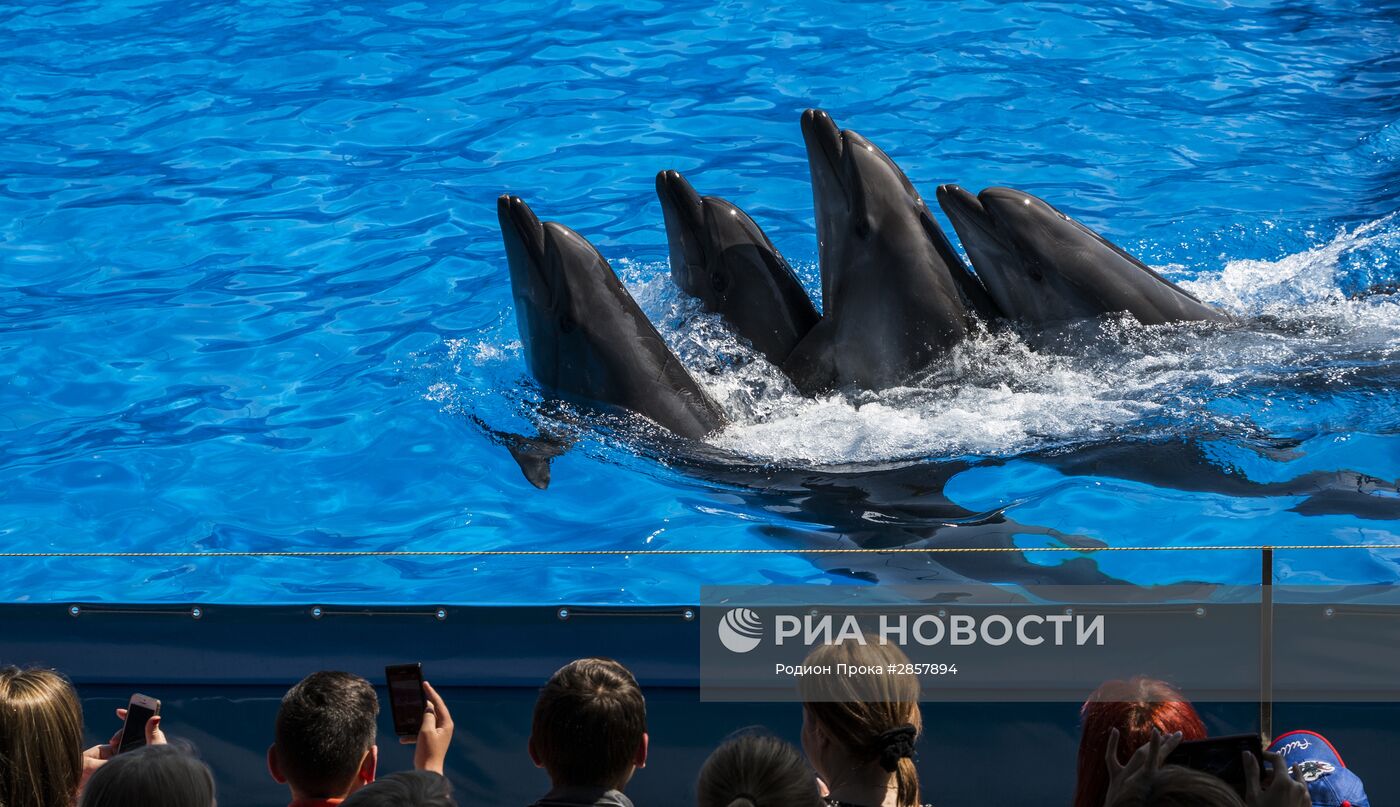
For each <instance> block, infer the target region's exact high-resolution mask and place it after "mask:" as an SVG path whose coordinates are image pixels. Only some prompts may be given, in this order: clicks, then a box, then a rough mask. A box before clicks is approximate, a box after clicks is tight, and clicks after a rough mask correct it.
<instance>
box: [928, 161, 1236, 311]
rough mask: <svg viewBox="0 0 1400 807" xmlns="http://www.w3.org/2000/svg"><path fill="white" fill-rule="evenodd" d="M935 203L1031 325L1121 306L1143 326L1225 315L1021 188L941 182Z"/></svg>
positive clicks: (1004, 302)
mask: <svg viewBox="0 0 1400 807" xmlns="http://www.w3.org/2000/svg"><path fill="white" fill-rule="evenodd" d="M938 203H939V204H940V205H941V206H942V207H943V211H944V212H945V213H947V214H948V219H949V220H950V221H952V223H953V229H954V230H956V231H957V233H958V238H959V239H960V240H961V241H962V243H963V246H964V247H966V249H967V254H968V257H969V258H971V259H972V266H973V268H974V269H976V270H977V276H978V277H980V278H981V279H982V281H983V283H984V284H985V285H986V288H987V292H988V293H989V294H990V295H991V297H992V299H993V300H994V301H995V302H996V304H997V306H998V307H999V308H1000V309H1001V310H1002V311H1003V312H1004V313H1005V314H1006V315H1007V316H1008V317H1010V318H1011V319H1015V320H1019V321H1021V322H1023V323H1025V324H1027V325H1030V326H1032V327H1043V326H1046V325H1053V324H1056V323H1063V322H1066V321H1069V320H1074V319H1088V318H1092V317H1098V316H1102V315H1104V314H1111V313H1123V312H1126V313H1128V314H1131V315H1132V316H1133V317H1135V318H1136V319H1137V320H1138V321H1139V322H1142V323H1143V324H1145V325H1161V324H1163V323H1167V322H1184V321H1207V322H1224V321H1228V320H1229V319H1230V317H1229V316H1228V315H1227V314H1225V313H1224V312H1222V311H1219V310H1217V309H1215V308H1212V307H1211V306H1209V305H1206V304H1205V303H1203V302H1201V301H1200V300H1198V299H1197V298H1196V297H1194V296H1192V295H1191V293H1190V292H1188V291H1186V290H1184V289H1182V288H1181V287H1180V286H1177V285H1176V284H1175V283H1172V282H1171V281H1170V280H1167V279H1166V278H1164V277H1162V276H1161V275H1159V274H1157V273H1156V272H1154V271H1153V270H1152V269H1151V268H1149V267H1148V266H1147V265H1146V264H1144V263H1143V262H1142V261H1139V260H1138V259H1137V258H1134V257H1133V256H1132V255H1129V254H1128V253H1127V252H1125V251H1124V250H1123V248H1122V247H1119V246H1118V245H1116V244H1114V243H1112V242H1110V241H1109V240H1108V239H1106V238H1104V237H1103V236H1101V235H1099V234H1098V233H1096V232H1094V231H1093V230H1091V229H1089V228H1088V227H1085V226H1084V225H1083V224H1080V223H1079V222H1077V221H1075V220H1074V219H1072V218H1070V217H1069V216H1067V215H1065V214H1064V213H1061V212H1060V211H1059V210H1056V209H1055V208H1054V207H1051V206H1050V205H1049V204H1047V203H1046V202H1044V201H1043V200H1041V199H1038V198H1036V197H1034V196H1031V195H1030V194H1028V193H1022V192H1021V191H1018V190H1013V189H1011V188H988V189H986V190H984V191H982V193H980V194H978V195H977V196H973V195H972V194H971V193H969V192H968V191H966V190H963V189H962V188H960V187H958V186H957V185H942V186H940V187H939V188H938Z"/></svg>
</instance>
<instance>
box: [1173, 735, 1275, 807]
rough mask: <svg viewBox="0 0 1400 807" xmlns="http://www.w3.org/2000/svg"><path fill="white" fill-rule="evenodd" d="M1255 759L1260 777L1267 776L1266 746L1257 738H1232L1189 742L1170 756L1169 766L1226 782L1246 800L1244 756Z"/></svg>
mask: <svg viewBox="0 0 1400 807" xmlns="http://www.w3.org/2000/svg"><path fill="white" fill-rule="evenodd" d="M1245 752H1248V753H1250V754H1253V755H1254V761H1255V762H1257V763H1258V764H1259V773H1260V775H1261V776H1262V775H1263V773H1264V746H1263V744H1262V743H1261V742H1260V741H1259V736H1258V735H1257V734H1232V735H1230V736H1228V737H1211V738H1209V739H1205V740H1189V741H1187V742H1183V743H1182V744H1181V745H1178V746H1177V747H1176V748H1175V749H1173V750H1172V752H1171V754H1169V755H1168V756H1167V762H1166V764H1168V765H1181V766H1183V767H1186V768H1192V769H1194V770H1198V771H1204V772H1205V773H1208V774H1210V775H1211V776H1217V777H1219V778H1221V779H1224V780H1225V781H1226V782H1227V783H1228V784H1229V785H1230V787H1233V788H1234V789H1235V792H1236V793H1239V794H1240V798H1244V796H1245V789H1244V754H1245Z"/></svg>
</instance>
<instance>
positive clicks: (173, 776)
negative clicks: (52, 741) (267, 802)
mask: <svg viewBox="0 0 1400 807" xmlns="http://www.w3.org/2000/svg"><path fill="white" fill-rule="evenodd" d="M213 804H214V776H213V774H211V773H209V766H208V765H205V764H204V763H203V762H200V761H199V760H198V759H197V758H195V756H194V755H193V749H192V748H190V747H189V746H187V745H147V746H143V747H141V748H137V749H135V750H133V751H128V752H126V753H125V754H120V755H118V756H116V757H113V758H112V759H111V760H110V761H108V762H107V764H105V765H103V766H102V767H100V768H98V769H97V771H96V772H95V773H93V775H92V778H91V779H89V780H88V783H87V786H86V787H84V788H83V798H82V801H80V802H79V803H78V805H79V807H213Z"/></svg>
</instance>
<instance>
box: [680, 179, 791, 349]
mask: <svg viewBox="0 0 1400 807" xmlns="http://www.w3.org/2000/svg"><path fill="white" fill-rule="evenodd" d="M656 195H657V196H658V197H660V199H661V210H662V213H663V214H664V215H665V217H666V240H667V241H668V242H669V244H670V248H671V276H672V278H674V279H675V281H676V285H677V286H680V288H681V290H682V291H684V292H685V293H687V294H689V295H691V296H692V297H697V298H699V299H700V301H701V303H702V304H703V306H704V308H705V310H706V311H711V312H717V313H719V314H720V315H721V316H722V317H723V318H724V320H725V322H727V323H729V326H730V327H731V328H733V329H734V331H735V333H737V334H738V335H739V336H741V337H743V338H744V339H747V340H748V341H749V342H751V343H752V344H753V346H754V348H755V349H757V350H758V352H759V353H761V354H763V356H764V358H766V359H767V360H768V361H769V362H770V363H772V364H774V365H777V366H779V367H781V366H782V364H783V362H784V361H786V360H787V357H788V355H789V354H791V353H792V349H793V348H794V347H796V346H797V343H798V342H799V341H801V339H802V337H804V336H806V335H807V332H808V331H810V330H812V326H814V325H816V324H817V319H818V314H817V309H816V307H815V306H813V305H812V301H811V300H810V299H808V297H807V292H805V291H803V289H802V283H801V282H800V281H799V280H798V279H797V275H796V274H794V273H793V271H792V267H790V266H788V263H787V261H785V260H783V256H782V255H781V254H780V253H779V252H778V250H777V248H776V247H774V246H773V242H771V241H769V240H768V236H766V235H764V234H763V230H761V229H759V226H758V225H757V224H755V223H754V221H753V219H751V218H749V216H748V214H746V213H745V212H744V211H742V210H740V209H739V208H738V207H736V206H735V205H733V204H731V203H729V202H727V201H725V200H724V199H720V198H718V197H715V196H701V195H700V194H698V193H696V192H695V189H694V188H693V187H691V185H690V183H689V182H687V181H686V180H685V177H683V176H681V175H680V173H679V172H677V171H662V172H661V173H659V174H657V175H656Z"/></svg>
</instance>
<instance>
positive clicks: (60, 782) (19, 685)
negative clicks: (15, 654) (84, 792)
mask: <svg viewBox="0 0 1400 807" xmlns="http://www.w3.org/2000/svg"><path fill="white" fill-rule="evenodd" d="M82 774H83V707H82V705H81V704H80V703H79V702H78V693H77V692H75V691H74V690H73V685H72V684H70V683H69V682H68V679H67V678H64V677H63V676H62V675H60V674H59V673H56V672H54V671H53V670H44V669H37V668H35V669H20V668H19V667H4V668H0V804H3V805H6V806H7V807H69V805H70V804H72V803H73V797H74V796H76V795H77V793H78V783H79V782H80V781H81V779H82Z"/></svg>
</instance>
